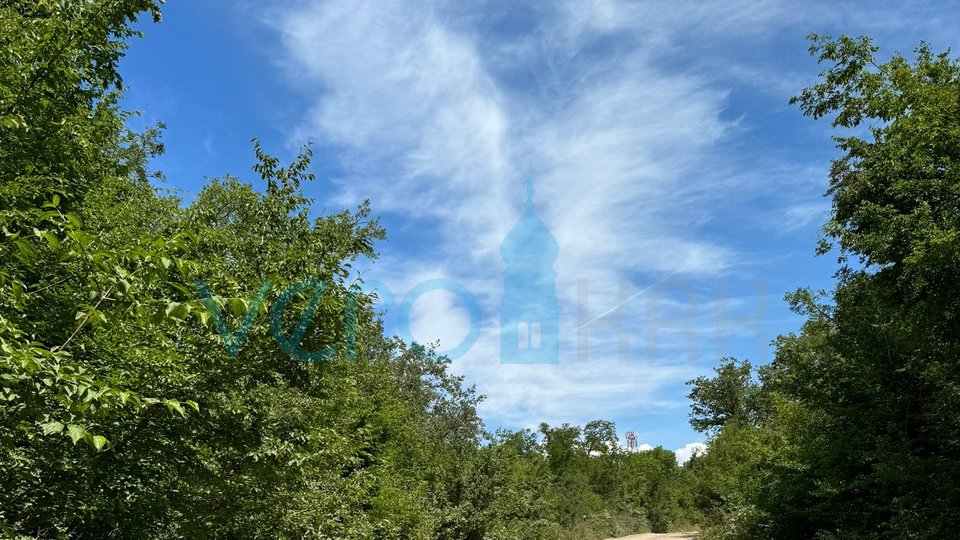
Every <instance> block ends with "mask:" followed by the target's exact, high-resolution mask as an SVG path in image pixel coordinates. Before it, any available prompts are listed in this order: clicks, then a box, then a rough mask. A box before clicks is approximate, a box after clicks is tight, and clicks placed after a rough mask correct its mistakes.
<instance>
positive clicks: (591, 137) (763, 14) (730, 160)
mask: <svg viewBox="0 0 960 540" xmlns="http://www.w3.org/2000/svg"><path fill="white" fill-rule="evenodd" d="M479 6H480V7H475V6H474V7H471V5H467V4H461V3H459V2H450V1H445V0H434V1H429V2H414V1H413V0H387V1H382V2H380V1H378V2H373V1H359V2H349V3H346V2H332V1H322V0H301V1H298V2H295V3H287V4H281V5H280V6H274V7H273V8H269V9H270V11H269V13H266V14H264V15H263V16H264V20H265V21H266V22H267V24H268V25H269V26H270V27H271V28H273V29H275V30H276V31H277V33H278V34H279V36H280V38H281V42H282V44H283V50H282V51H281V54H280V57H281V60H280V62H281V63H282V64H283V65H284V67H285V71H286V75H287V77H288V78H289V80H290V82H291V85H292V86H293V87H296V88H298V89H299V90H300V91H302V92H303V93H304V94H306V95H307V96H309V97H310V98H311V102H312V107H311V108H310V109H309V110H308V111H305V115H304V118H303V121H302V123H301V124H300V125H298V126H295V128H294V132H293V133H292V135H291V136H292V138H293V139H295V140H296V141H297V142H298V143H299V142H300V141H302V140H303V139H305V138H307V137H308V136H312V137H316V138H320V139H322V140H323V141H325V142H326V143H329V144H330V145H331V146H332V147H335V148H338V149H340V152H339V153H338V156H337V157H338V158H339V159H341V160H342V161H343V165H344V168H345V170H346V171H347V173H346V174H345V176H344V177H343V178H340V179H338V180H337V191H336V193H335V194H334V198H335V201H334V202H338V203H341V204H344V205H352V204H354V203H356V202H357V201H359V200H361V199H364V198H370V199H371V200H372V202H373V205H374V208H375V210H376V211H377V212H379V213H385V214H388V215H391V216H394V217H395V218H402V219H403V220H404V223H405V224H406V225H405V226H406V227H408V228H410V229H411V230H422V231H424V232H425V234H424V236H425V237H429V238H430V239H431V240H430V242H431V244H430V245H429V248H428V249H418V252H420V253H421V255H420V256H419V257H411V256H410V255H409V252H404V248H405V247H409V245H408V246H402V245H401V246H392V245H391V244H389V243H388V244H387V245H385V246H383V251H384V253H385V260H384V261H382V262H381V264H377V265H374V266H373V268H372V269H369V270H368V274H366V276H365V277H367V278H377V279H381V280H383V281H384V282H386V283H387V284H388V285H389V287H391V288H392V290H393V292H394V294H396V295H397V298H396V302H397V303H399V302H400V301H401V300H402V298H403V295H405V294H406V292H407V291H408V290H410V288H412V287H413V286H414V285H415V284H416V283H418V282H419V281H422V280H424V279H430V278H438V277H446V278H450V279H454V280H457V281H459V282H461V283H463V284H464V285H465V286H466V287H467V288H468V289H469V290H470V291H471V292H473V294H474V295H475V296H476V297H477V299H478V301H479V303H480V304H481V307H482V310H483V316H484V317H483V328H482V331H481V334H480V338H479V340H478V342H477V345H476V346H475V347H474V348H473V349H472V350H471V351H470V353H469V354H468V355H467V356H465V357H463V358H460V359H457V360H456V361H455V363H454V366H455V369H456V370H457V371H458V372H460V373H463V374H465V375H466V376H467V378H468V382H471V383H476V384H477V385H478V387H479V389H480V391H481V392H482V393H484V394H486V395H487V396H488V399H487V401H486V402H485V404H484V405H483V407H482V409H481V412H482V413H483V414H485V415H486V416H487V417H488V418H494V419H495V420H496V421H497V422H500V423H504V424H507V425H512V426H515V427H531V426H533V425H535V424H536V423H537V422H539V421H547V422H550V423H559V422H572V423H583V422H585V421H587V420H590V419H593V418H597V417H609V416H611V415H614V414H620V413H625V412H629V411H631V410H639V409H661V410H671V411H675V410H678V409H682V408H685V407H686V402H685V400H684V399H683V398H682V396H681V395H680V394H678V393H676V392H674V393H671V394H665V393H664V389H665V388H668V387H671V386H673V387H675V386H677V385H680V384H681V383H682V382H683V381H684V380H686V379H688V378H691V377H692V376H694V375H697V374H699V373H700V371H702V369H700V368H698V367H697V366H696V364H695V363H694V361H696V360H698V359H699V355H700V354H701V353H702V351H701V350H699V349H698V350H694V347H692V346H689V343H690V339H691V338H690V336H691V335H693V336H700V337H702V338H704V339H708V338H709V336H711V335H713V336H716V335H721V334H724V333H727V332H731V330H730V329H729V328H727V327H724V326H722V325H720V324H714V323H712V322H711V320H710V318H709V317H711V316H712V315H711V313H713V310H714V308H715V307H716V305H717V304H718V302H716V301H714V300H713V299H712V298H710V295H709V294H707V293H704V291H703V287H702V282H698V281H697V280H701V281H702V280H704V279H708V278H710V279H713V278H721V277H723V276H724V275H725V273H727V272H728V271H729V270H730V269H731V268H733V267H735V266H736V265H738V264H740V263H742V262H743V256H742V254H738V253H737V251H736V250H735V249H733V248H731V247H729V246H728V245H726V244H725V243H724V241H723V240H722V239H721V238H720V237H719V236H718V235H716V234H713V232H712V230H711V227H710V226H711V222H712V219H713V218H714V216H715V214H716V212H717V209H720V208H724V207H726V206H729V205H731V204H733V203H737V204H742V199H744V198H745V194H746V193H753V192H756V193H761V194H770V193H775V192H777V191H778V190H780V191H783V190H784V186H785V185H786V184H784V183H776V182H770V181H769V175H768V174H767V173H768V172H769V171H770V170H774V171H786V174H793V171H797V170H802V167H799V166H793V165H789V166H782V164H781V163H780V162H778V161H777V158H775V157H773V158H770V159H769V160H766V161H764V162H763V163H759V164H758V163H757V162H755V161H754V156H753V155H750V157H749V159H744V157H743V156H742V155H740V154H738V155H731V149H730V147H729V146H728V144H729V143H730V141H731V140H734V139H735V138H736V137H737V136H738V134H740V133H741V131H742V130H743V127H742V125H741V123H740V121H739V120H737V119H730V118H725V117H724V114H723V113H724V109H725V108H726V107H727V105H728V99H729V89H730V87H731V83H730V81H729V80H725V79H724V77H726V78H734V79H737V80H744V79H749V80H751V81H755V84H758V85H768V84H775V83H782V81H783V80H786V79H788V78H789V80H796V79H795V77H796V74H795V72H793V71H791V70H790V69H788V68H784V70H783V71H776V72H765V71H763V70H764V69H766V68H767V67H769V66H772V65H774V61H775V60H776V58H772V59H771V58H765V59H764V62H766V63H764V62H760V67H759V68H757V67H755V66H745V65H744V64H743V63H742V62H740V63H738V62H737V61H729V62H728V60H729V59H728V58H726V57H725V56H724V53H723V47H722V45H729V44H731V43H733V44H740V45H742V44H743V43H747V41H746V40H748V39H753V40H755V41H754V42H752V43H753V44H752V45H751V46H754V47H755V46H756V43H761V44H762V43H766V42H765V41H764V40H767V39H772V37H773V36H776V34H777V32H779V31H782V30H783V29H784V28H788V27H789V28H791V31H793V29H794V27H795V26H796V25H797V22H796V21H797V18H798V17H801V16H802V17H805V18H806V20H807V21H812V20H819V21H829V20H835V19H836V17H838V15H836V14H835V13H834V12H833V10H831V9H828V8H827V4H826V3H823V4H818V6H819V7H815V9H812V10H806V11H801V9H800V8H799V7H795V6H792V5H791V4H786V3H783V2H772V1H766V2H759V3H757V2H747V1H746V0H734V1H732V2H725V3H722V4H707V3H699V2H690V3H680V4H677V3H675V2H665V1H663V2H660V1H657V2H643V3H638V2H623V1H619V0H591V1H588V2H583V1H580V0H570V1H567V2H562V3H559V4H556V5H553V4H551V5H549V6H544V5H540V4H531V5H529V6H521V5H520V4H517V5H514V4H509V5H508V4H501V5H498V6H497V7H496V8H495V9H494V8H493V7H492V6H486V7H487V8H489V9H490V11H489V13H488V12H483V11H482V10H483V4H482V3H481V4H479ZM521 7H523V8H524V9H527V10H528V11H529V12H530V13H526V15H528V16H529V17H532V19H533V20H532V21H528V24H527V26H525V27H523V29H522V30H516V31H513V32H512V33H510V34H509V35H503V34H502V33H497V32H492V33H491V32H489V28H488V27H486V26H483V24H481V23H483V22H484V17H487V16H493V15H490V13H500V15H501V16H503V20H507V19H510V17H511V15H512V14H511V13H507V14H506V15H503V13H501V12H502V11H503V10H507V11H509V10H510V9H521ZM804 9H806V8H804ZM522 20H523V19H522V18H517V19H516V21H521V22H516V21H513V22H515V23H516V24H522ZM728 64H729V65H728ZM718 81H724V82H723V83H722V84H720V83H718ZM784 86H785V85H783V84H780V86H777V87H776V90H775V92H777V93H783V92H785V91H786V90H787V89H786V88H785V87H784ZM528 175H530V176H533V177H534V178H535V180H536V198H537V209H538V212H539V213H540V215H541V217H542V218H543V219H544V221H545V222H546V223H547V225H548V226H549V227H550V228H551V229H552V231H553V233H554V235H555V236H556V237H557V240H558V242H559V244H560V246H561V254H560V258H559V260H558V261H557V265H556V268H557V271H558V273H559V281H558V295H559V300H560V303H561V305H562V306H563V309H564V311H563V312H562V319H561V325H562V340H563V342H562V351H563V352H562V358H561V364H560V365H557V366H548V365H533V366H510V365H500V364H499V354H498V346H499V344H498V339H497V316H496V307H497V304H498V303H499V300H500V294H501V277H500V272H501V270H502V263H501V261H500V259H499V253H498V251H497V248H498V245H499V242H500V240H501V239H502V238H503V236H504V234H505V233H506V232H507V230H509V228H510V227H511V226H512V225H513V222H514V220H515V219H516V217H517V216H518V214H519V212H520V210H521V205H522V201H523V193H522V192H523V190H522V187H521V181H522V180H523V179H524V178H525V177H526V176H528ZM778 180H779V179H778ZM809 189H810V188H809V186H808V187H806V188H804V190H805V191H804V193H807V192H808V191H809ZM777 200H779V199H777ZM328 202H329V201H328ZM765 203H766V201H765ZM766 204H769V203H766ZM778 209H779V212H780V215H784V212H785V213H786V219H787V223H786V226H788V227H790V226H795V227H800V226H802V225H803V224H805V223H806V222H807V221H809V220H811V219H814V218H815V212H816V209H815V207H814V206H810V205H807V206H794V207H792V208H789V209H788V208H786V207H783V206H782V205H780V206H777V207H776V208H764V209H763V210H765V211H769V212H776V211H777V210H778ZM426 233H429V234H426ZM418 247H420V248H422V247H423V246H418ZM408 251H409V250H408ZM580 279H584V280H586V283H588V286H589V290H590V294H589V296H588V298H589V304H590V305H589V307H588V308H587V312H588V318H593V317H596V316H597V315H599V314H602V313H604V312H611V313H610V314H609V315H607V316H606V317H602V319H603V320H604V321H610V320H612V319H616V318H617V317H620V320H621V324H622V326H623V327H625V328H629V329H631V331H630V334H631V335H630V339H631V340H632V341H631V345H630V347H631V349H630V358H629V359H628V361H619V359H618V358H619V354H618V353H619V350H618V335H617V334H616V333H615V332H606V333H604V332H601V331H597V330H591V332H590V334H589V336H590V338H591V341H590V346H589V355H590V360H589V361H588V362H578V361H577V347H578V345H580V344H579V343H578V332H577V328H578V327H579V326H582V324H583V322H584V321H582V320H581V319H580V317H578V306H580V302H581V300H580V295H579V294H578V293H579V288H578V280H580ZM671 279H672V280H674V282H675V283H674V284H673V285H671V286H670V287H667V288H663V287H658V286H657V284H658V283H661V282H663V281H664V280H671ZM622 280H626V281H627V284H628V287H629V290H630V292H629V295H634V296H630V301H629V302H628V303H627V310H626V311H616V310H613V308H614V307H616V306H617V305H618V302H619V300H618V293H617V290H618V286H619V283H620V282H621V281H622ZM677 281H679V282H680V285H677V284H676V282H677ZM651 287H652V288H651ZM645 289H647V290H646V291H645V292H642V293H640V294H637V292H638V291H644V290H645ZM653 300H656V302H657V305H658V306H659V307H658V308H657V309H660V310H661V311H660V312H658V313H652V312H651V310H650V309H646V308H648V307H649V306H650V305H651V302H652V301H653ZM727 301H728V302H736V301H737V299H736V298H733V299H729V298H728V299H727ZM580 307H582V306H580ZM394 309H395V306H394ZM664 312H667V313H671V314H673V315H671V317H672V318H673V319H674V323H676V321H677V320H680V319H682V322H683V324H679V325H678V324H674V326H673V327H670V325H669V324H666V323H664V321H663V320H662V319H664V318H665V316H664V315H663V313H664ZM388 317H389V314H388ZM412 319H413V320H412V324H413V326H414V329H415V332H416V333H417V336H418V337H420V336H421V334H425V333H432V335H423V336H422V338H421V339H422V340H423V341H428V342H429V341H433V340H435V339H439V340H440V346H441V349H445V348H449V347H450V346H452V345H453V344H454V343H449V342H453V341H458V340H459V339H460V337H461V336H463V335H464V334H465V329H464V325H465V324H466V322H465V321H466V320H467V319H468V318H467V317H465V316H464V313H463V311H462V306H461V304H460V303H459V302H458V301H455V300H452V299H451V298H445V297H442V296H434V297H431V298H427V297H425V298H424V299H423V300H422V304H418V309H417V310H415V312H414V313H413V314H412ZM598 324H602V323H598ZM671 324H673V323H671ZM657 325H660V326H657ZM711 325H712V326H711ZM651 328H653V329H654V330H657V329H659V330H662V332H661V334H660V335H659V336H657V346H656V347H643V348H642V349H638V348H637V344H638V342H639V341H641V340H648V341H649V331H650V329H651ZM634 329H636V331H634ZM636 334H639V336H638V335H636ZM645 343H647V342H646V341H645ZM638 351H639V352H638ZM708 357H709V358H713V357H714V355H713V354H712V351H711V352H710V354H709V355H708ZM695 444H700V443H691V445H695ZM691 445H687V446H685V447H684V448H681V449H680V450H678V451H677V452H678V459H680V456H681V452H686V454H684V455H688V454H689V452H692V451H693V448H694V447H695V446H691ZM701 446H702V445H701Z"/></svg>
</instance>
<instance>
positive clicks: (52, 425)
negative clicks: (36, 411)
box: [40, 421, 76, 442]
mask: <svg viewBox="0 0 960 540" xmlns="http://www.w3.org/2000/svg"><path fill="white" fill-rule="evenodd" d="M40 429H41V431H43V434H44V435H53V434H54V433H61V432H62V431H63V424H61V423H60V422H56V421H54V422H47V423H45V424H40ZM74 442H76V441H74Z"/></svg>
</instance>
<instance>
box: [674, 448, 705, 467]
mask: <svg viewBox="0 0 960 540" xmlns="http://www.w3.org/2000/svg"><path fill="white" fill-rule="evenodd" d="M673 453H674V454H676V455H677V465H683V464H684V463H686V462H688V461H690V458H692V457H693V456H695V455H697V456H702V455H703V454H706V453H707V445H706V444H704V443H701V442H692V443H687V444H685V445H683V447H682V448H677V449H676V450H674V451H673Z"/></svg>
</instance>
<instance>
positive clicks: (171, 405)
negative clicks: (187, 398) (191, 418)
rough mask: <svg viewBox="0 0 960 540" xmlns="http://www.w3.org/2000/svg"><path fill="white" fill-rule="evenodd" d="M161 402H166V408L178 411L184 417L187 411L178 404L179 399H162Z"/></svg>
mask: <svg viewBox="0 0 960 540" xmlns="http://www.w3.org/2000/svg"><path fill="white" fill-rule="evenodd" d="M163 403H164V404H166V406H167V409H169V410H170V412H178V413H180V416H182V417H184V418H186V416H187V411H185V410H183V406H182V405H180V402H179V401H177V400H175V399H167V400H164V402H163Z"/></svg>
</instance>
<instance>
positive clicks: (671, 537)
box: [609, 532, 696, 540]
mask: <svg viewBox="0 0 960 540" xmlns="http://www.w3.org/2000/svg"><path fill="white" fill-rule="evenodd" d="M695 534H696V533H692V532H688V533H644V534H632V535H630V536H621V537H620V538H610V539H609V540H692V539H693V538H694V535H695Z"/></svg>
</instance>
